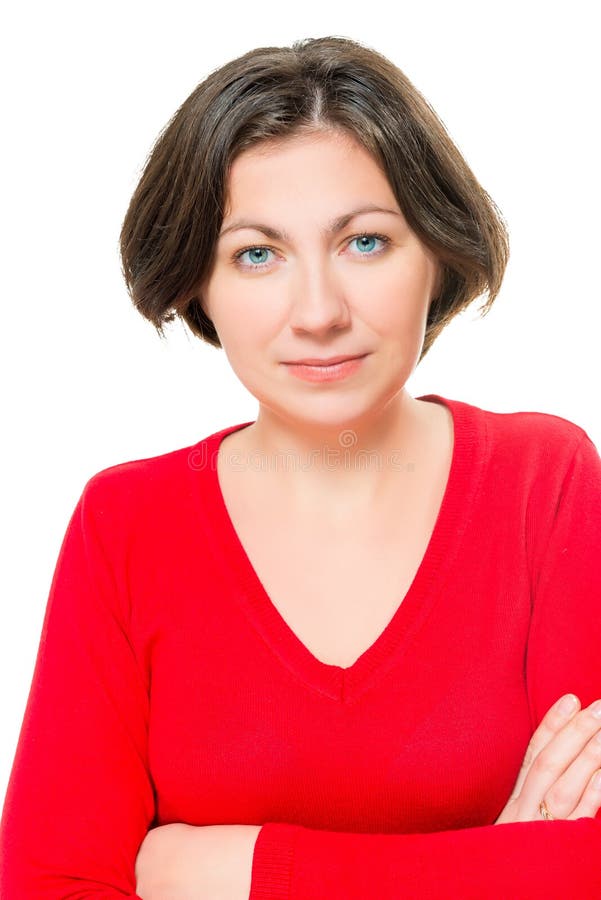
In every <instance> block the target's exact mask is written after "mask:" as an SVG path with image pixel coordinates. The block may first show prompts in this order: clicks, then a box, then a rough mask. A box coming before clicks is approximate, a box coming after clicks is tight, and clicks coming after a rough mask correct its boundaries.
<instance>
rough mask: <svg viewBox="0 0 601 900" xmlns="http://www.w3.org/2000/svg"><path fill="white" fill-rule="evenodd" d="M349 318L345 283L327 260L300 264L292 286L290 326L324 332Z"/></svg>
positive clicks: (346, 323)
mask: <svg viewBox="0 0 601 900" xmlns="http://www.w3.org/2000/svg"><path fill="white" fill-rule="evenodd" d="M349 322H350V311H349V307H348V304H347V301H346V297H345V293H344V290H343V286H342V284H341V282H340V280H336V279H335V277H334V275H333V273H332V272H331V271H330V270H329V269H328V267H327V264H326V263H325V262H322V263H316V262H312V263H308V264H306V265H305V266H303V267H300V269H299V274H298V278H297V280H296V282H295V284H294V287H293V298H292V302H291V308H290V326H291V328H292V329H293V330H295V331H306V332H310V333H312V334H325V333H327V332H329V331H331V330H332V329H336V330H339V329H340V328H343V327H345V326H346V325H348V324H349Z"/></svg>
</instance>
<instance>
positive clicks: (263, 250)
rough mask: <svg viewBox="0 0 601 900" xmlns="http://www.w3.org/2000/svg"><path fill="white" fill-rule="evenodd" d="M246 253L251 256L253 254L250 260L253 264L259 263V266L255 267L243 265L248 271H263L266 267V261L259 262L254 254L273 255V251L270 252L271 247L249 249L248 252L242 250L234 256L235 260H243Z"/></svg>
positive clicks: (260, 260)
mask: <svg viewBox="0 0 601 900" xmlns="http://www.w3.org/2000/svg"><path fill="white" fill-rule="evenodd" d="M245 253H250V254H251V257H250V258H251V260H252V261H253V263H254V262H258V263H259V265H257V266H255V265H250V266H249V265H243V268H246V269H262V268H263V266H264V265H265V260H264V259H259V260H257V258H256V256H255V255H254V254H257V253H273V250H270V248H269V247H248V248H247V249H246V250H240V251H239V252H238V253H236V254H235V255H234V259H236V260H238V259H241V258H242V257H243V256H244V254H245Z"/></svg>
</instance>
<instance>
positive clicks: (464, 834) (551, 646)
mask: <svg viewBox="0 0 601 900" xmlns="http://www.w3.org/2000/svg"><path fill="white" fill-rule="evenodd" d="M550 515H551V516H552V519H550V522H551V525H550V526H549V524H545V526H544V528H543V527H542V523H539V524H540V525H541V531H543V530H544V531H545V534H546V535H548V539H546V540H545V542H544V550H543V551H541V554H540V559H539V560H538V561H537V564H536V571H534V572H533V581H532V584H533V588H532V595H533V613H532V619H531V625H530V635H529V642H528V651H527V659H526V678H527V684H528V696H529V702H530V706H531V710H532V718H533V722H535V723H536V724H537V725H538V723H539V722H540V720H541V718H542V716H543V715H544V713H545V712H546V711H547V709H548V708H549V707H550V706H551V704H552V703H553V702H554V701H555V700H557V699H558V697H559V696H560V695H561V694H562V693H567V692H568V691H572V692H574V693H576V694H577V695H578V696H579V697H580V700H581V702H582V706H583V707H584V706H586V705H588V704H590V703H591V702H592V701H593V700H595V699H597V698H598V697H601V654H600V652H599V648H600V647H601V615H599V604H600V601H601V553H600V552H599V550H600V545H601V460H600V458H599V454H598V452H597V449H596V447H595V445H594V444H593V443H592V442H591V441H590V439H589V438H588V435H586V433H584V437H583V438H582V440H581V441H580V442H579V443H578V446H577V448H576V450H575V451H574V454H573V456H572V458H571V461H570V464H569V466H568V468H567V470H566V472H565V475H564V477H563V478H562V479H561V488H560V492H559V497H558V499H557V503H556V504H554V508H553V509H550ZM545 517H546V518H547V519H549V508H547V512H546V513H545ZM376 896H377V897H378V898H379V900H428V898H437V900H440V898H461V900H476V898H478V900H482V898H498V900H501V898H507V897H511V898H512V900H522V898H523V900H526V898H528V900H536V898H541V900H543V898H545V900H553V898H557V900H559V898H565V897H582V898H585V897H587V898H588V897H591V898H592V897H597V896H601V816H600V814H599V813H597V815H596V816H595V817H594V818H590V817H587V818H584V817H583V818H580V819H577V820H556V821H551V822H546V821H542V820H541V821H529V822H516V823H506V824H503V825H493V824H489V825H485V826H481V827H475V828H465V829H460V830H453V831H439V832H431V833H411V834H373V833H368V834H357V833H349V832H335V831H324V830H315V829H311V828H306V827H304V826H300V825H296V824H294V823H288V822H267V823H266V824H265V825H263V827H262V828H261V831H260V832H259V835H258V838H257V842H256V844H255V850H254V857H253V869H252V885H251V893H250V900H268V898H269V900H364V898H365V897H376Z"/></svg>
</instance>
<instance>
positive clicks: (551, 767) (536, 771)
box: [520, 700, 601, 811]
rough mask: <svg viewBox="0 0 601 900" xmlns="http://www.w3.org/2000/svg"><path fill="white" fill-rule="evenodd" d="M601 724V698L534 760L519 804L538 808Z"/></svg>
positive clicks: (574, 720) (574, 717)
mask: <svg viewBox="0 0 601 900" xmlns="http://www.w3.org/2000/svg"><path fill="white" fill-rule="evenodd" d="M600 725H601V700H597V701H595V703H592V704H591V705H590V706H588V707H587V708H586V709H583V710H581V711H580V712H579V713H578V714H577V715H576V716H573V718H572V719H571V720H570V721H568V723H567V724H566V725H564V727H563V728H562V729H561V730H560V731H559V732H558V733H557V734H556V735H555V736H554V737H553V738H552V739H551V740H550V741H549V743H548V744H547V746H546V747H544V748H543V749H542V750H541V752H540V753H539V754H538V756H536V757H535V759H534V760H533V761H532V765H531V766H530V769H529V771H528V772H527V774H526V778H525V780H524V784H523V786H522V789H521V791H520V801H521V802H520V806H521V807H522V808H523V809H532V810H537V809H538V805H539V803H540V801H541V799H542V798H543V797H546V796H547V792H548V791H549V789H550V788H551V786H552V785H553V784H555V782H556V781H557V780H558V778H560V776H561V775H563V773H564V772H565V771H566V769H567V768H568V767H569V766H570V765H571V764H572V763H573V762H574V760H575V759H576V757H577V756H578V755H579V754H580V753H581V752H582V750H583V748H584V747H585V745H586V744H587V743H588V741H590V739H591V738H592V737H593V736H594V735H595V734H596V732H597V731H598V730H599V727H600ZM550 811H551V810H550Z"/></svg>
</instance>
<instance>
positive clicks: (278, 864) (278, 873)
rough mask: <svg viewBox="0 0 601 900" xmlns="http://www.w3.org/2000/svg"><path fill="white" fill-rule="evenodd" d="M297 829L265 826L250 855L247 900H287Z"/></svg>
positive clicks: (272, 824) (279, 824) (285, 825)
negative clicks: (251, 860)
mask: <svg viewBox="0 0 601 900" xmlns="http://www.w3.org/2000/svg"><path fill="white" fill-rule="evenodd" d="M301 830H302V829H301V826H299V825H290V824H289V823H287V822H266V823H265V824H264V825H262V826H261V830H260V831H259V835H258V837H257V840H256V842H255V849H254V853H253V863H252V875H251V886H250V894H249V897H248V900H289V898H290V896H291V894H290V888H291V881H292V865H293V862H294V853H295V848H296V842H297V841H298V838H299V836H300V832H301Z"/></svg>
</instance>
